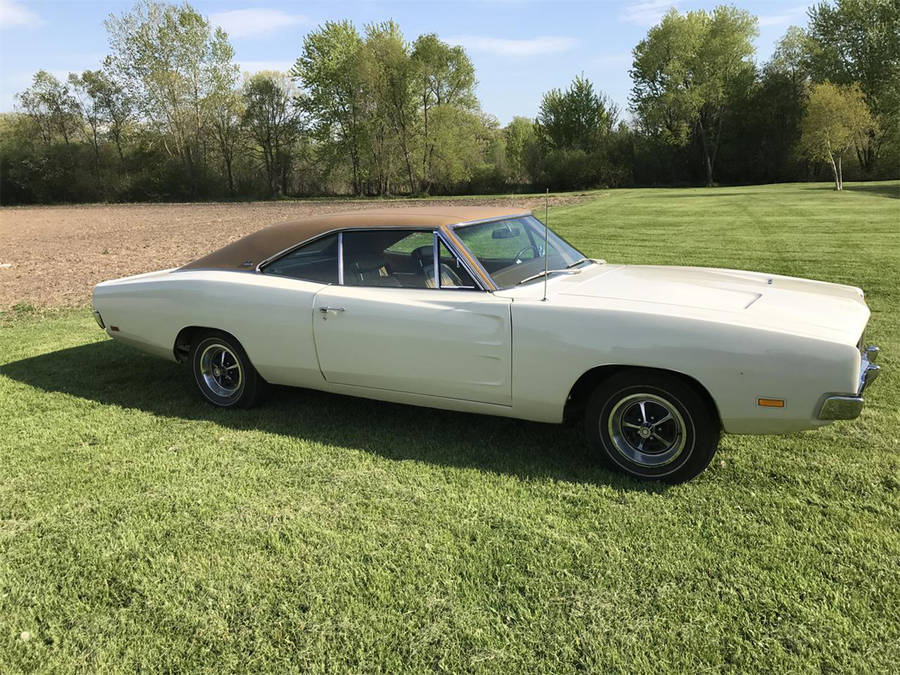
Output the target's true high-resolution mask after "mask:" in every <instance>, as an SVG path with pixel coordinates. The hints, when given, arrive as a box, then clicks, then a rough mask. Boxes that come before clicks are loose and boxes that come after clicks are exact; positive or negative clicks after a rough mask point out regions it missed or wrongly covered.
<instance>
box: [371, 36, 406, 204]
mask: <svg viewBox="0 0 900 675" xmlns="http://www.w3.org/2000/svg"><path fill="white" fill-rule="evenodd" d="M364 54H365V56H364V58H363V63H364V68H365V79H366V87H365V90H366V93H367V97H368V99H369V101H370V105H369V109H368V122H369V132H370V133H369V137H370V146H371V151H372V159H373V164H374V167H375V171H374V174H375V177H376V180H377V183H378V190H377V191H378V192H379V193H381V194H386V193H389V192H390V191H391V190H390V186H391V184H392V182H393V181H394V178H395V176H394V174H395V173H396V167H398V166H400V165H402V166H403V167H404V170H405V175H406V181H407V183H408V186H409V191H410V192H414V191H415V189H416V176H415V169H414V157H413V153H414V151H415V144H416V139H417V132H418V129H417V119H416V107H415V100H414V98H413V95H412V82H413V72H412V61H411V57H410V47H409V45H408V44H407V43H406V41H405V40H404V39H403V34H402V33H401V32H400V27H399V26H398V25H397V24H396V23H394V22H393V21H385V22H383V23H377V24H371V25H369V26H366V34H365V45H364Z"/></svg>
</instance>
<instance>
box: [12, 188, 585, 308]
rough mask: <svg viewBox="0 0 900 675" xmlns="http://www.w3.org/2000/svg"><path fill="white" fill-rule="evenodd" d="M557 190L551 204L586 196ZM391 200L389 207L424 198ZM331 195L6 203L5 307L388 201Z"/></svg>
mask: <svg viewBox="0 0 900 675" xmlns="http://www.w3.org/2000/svg"><path fill="white" fill-rule="evenodd" d="M583 198H584V197H582V196H580V195H572V196H565V197H551V198H550V205H551V206H560V205H565V204H569V203H573V202H577V201H580V200H582V199H583ZM421 203H422V202H421V201H419V202H416V201H414V200H408V201H405V200H403V201H391V202H390V205H391V206H413V205H416V204H421ZM429 203H439V204H444V205H449V204H457V205H470V206H487V205H503V206H507V205H508V206H515V207H525V208H532V209H539V208H542V207H543V198H541V197H537V198H535V197H503V198H496V199H488V198H484V199H481V198H479V199H456V200H454V199H445V200H444V199H442V200H431V201H430V202H429ZM384 205H385V202H383V201H382V202H371V201H359V200H352V201H350V200H337V199H336V200H328V201H324V200H323V201H307V202H252V203H244V204H238V203H214V204H115V205H88V206H37V207H33V206H28V207H8V208H3V209H0V310H5V309H8V308H10V307H12V306H13V305H15V304H17V303H20V302H21V303H31V304H32V305H34V306H36V307H67V306H68V307H72V306H83V305H85V304H87V303H89V302H90V297H91V288H92V287H93V286H94V284H96V283H98V282H100V281H103V280H105V279H115V278H117V277H123V276H127V275H129V274H140V273H142V272H151V271H153V270H157V269H165V268H168V267H177V266H180V265H183V264H185V263H187V262H190V261H191V260H194V259H195V258H199V257H200V256H201V255H203V254H205V253H209V252H210V251H214V250H215V249H217V248H220V247H222V246H224V245H225V244H227V243H229V242H230V241H233V240H235V239H238V238H239V237H242V236H244V235H245V234H248V233H250V232H253V231H255V230H258V229H260V228H262V227H265V226H266V225H271V224H273V223H277V222H283V221H286V220H291V219H293V218H298V217H302V216H307V215H314V214H317V213H330V212H335V211H347V210H355V209H364V208H367V207H370V208H371V207H373V206H384Z"/></svg>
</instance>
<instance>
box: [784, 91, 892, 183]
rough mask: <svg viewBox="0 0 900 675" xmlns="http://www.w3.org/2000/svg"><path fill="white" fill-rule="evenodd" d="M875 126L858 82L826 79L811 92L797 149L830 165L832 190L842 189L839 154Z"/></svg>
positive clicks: (851, 146) (842, 178) (840, 155)
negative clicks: (843, 83) (848, 83)
mask: <svg viewBox="0 0 900 675" xmlns="http://www.w3.org/2000/svg"><path fill="white" fill-rule="evenodd" d="M874 125H875V123H874V120H873V119H872V115H871V113H870V112H869V108H868V107H867V106H866V101H865V98H864V96H863V93H862V89H861V88H860V86H859V85H858V84H852V85H844V86H841V85H835V84H832V83H831V82H828V81H826V82H823V83H821V84H817V85H815V86H814V87H813V88H812V90H811V91H810V94H809V103H808V104H807V107H806V116H805V117H804V118H803V133H802V136H801V138H800V148H801V150H802V151H803V152H804V153H805V154H806V155H807V156H808V157H810V158H811V159H815V160H821V161H824V162H827V163H828V164H830V165H831V171H832V174H833V176H834V189H835V190H843V189H844V176H843V170H842V166H841V164H842V157H843V155H844V153H846V152H847V151H848V150H850V149H851V148H853V147H854V144H856V143H858V142H859V139H860V138H861V137H863V136H866V135H868V134H869V133H870V132H871V131H872V129H873V127H874Z"/></svg>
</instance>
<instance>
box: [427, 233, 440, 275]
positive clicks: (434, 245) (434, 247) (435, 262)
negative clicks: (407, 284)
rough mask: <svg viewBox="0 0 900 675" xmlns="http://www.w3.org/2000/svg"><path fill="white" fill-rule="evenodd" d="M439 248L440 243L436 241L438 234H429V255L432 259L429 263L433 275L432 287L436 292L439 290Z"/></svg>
mask: <svg viewBox="0 0 900 675" xmlns="http://www.w3.org/2000/svg"><path fill="white" fill-rule="evenodd" d="M439 248H440V243H439V240H438V233H437V230H435V231H434V232H432V233H431V255H432V257H433V259H432V261H431V269H432V274H434V284H435V285H434V287H435V288H436V289H438V290H441V268H440V267H439V265H440V264H441V258H440V254H439V253H438V249H439ZM426 283H427V280H426Z"/></svg>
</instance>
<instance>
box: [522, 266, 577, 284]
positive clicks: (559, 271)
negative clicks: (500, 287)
mask: <svg viewBox="0 0 900 675" xmlns="http://www.w3.org/2000/svg"><path fill="white" fill-rule="evenodd" d="M545 274H546V275H547V276H550V275H551V274H581V270H570V269H569V268H568V267H566V268H564V269H561V270H541V271H540V272H538V273H537V274H532V275H531V276H530V277H525V278H524V279H522V281H520V282H518V283H517V284H516V286H521V285H522V284H524V283H525V282H527V281H534V280H535V279H540V278H541V277H542V276H544V275H545Z"/></svg>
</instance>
